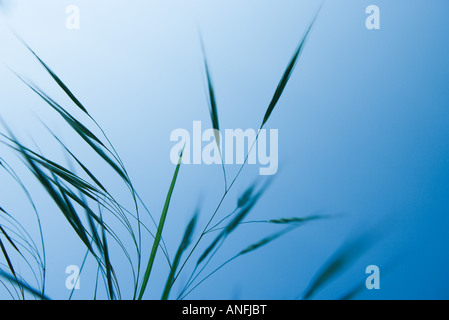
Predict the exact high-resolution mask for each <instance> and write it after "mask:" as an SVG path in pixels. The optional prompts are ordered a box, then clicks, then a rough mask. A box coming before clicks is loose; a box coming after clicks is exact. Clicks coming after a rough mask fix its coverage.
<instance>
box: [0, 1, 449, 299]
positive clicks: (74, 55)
mask: <svg viewBox="0 0 449 320" xmlns="http://www.w3.org/2000/svg"><path fill="white" fill-rule="evenodd" d="M9 3H10V5H9V6H7V8H6V10H3V14H2V17H1V23H0V39H1V43H2V44H1V46H0V59H1V60H2V62H3V63H4V65H3V66H1V67H0V114H1V116H2V118H3V119H4V120H5V121H6V122H7V123H8V125H9V126H10V127H11V128H13V129H14V132H15V133H16V134H17V135H18V136H20V137H23V139H24V140H26V141H30V143H31V141H32V140H34V141H36V144H38V145H39V147H40V148H41V149H42V150H43V151H44V152H46V154H50V155H53V156H55V157H59V158H60V159H63V158H61V152H60V150H59V149H57V148H55V144H54V143H52V142H50V140H51V139H50V138H49V136H48V134H47V133H46V131H45V129H42V125H41V124H40V122H39V121H38V120H37V119H36V115H37V116H38V117H39V118H41V119H43V120H44V121H45V123H48V124H49V125H51V126H52V128H54V129H55V131H56V132H57V133H58V134H61V135H62V136H63V137H64V138H65V139H66V140H67V141H71V140H70V139H71V138H72V137H71V136H70V133H69V132H67V129H66V128H65V127H63V126H61V125H60V121H59V119H58V118H57V116H56V115H55V114H54V113H52V112H51V111H49V110H48V109H47V108H46V107H45V105H44V104H43V102H41V101H39V99H38V98H37V97H36V96H35V95H34V94H33V93H32V92H30V90H28V89H27V88H26V87H25V86H24V85H23V84H21V83H20V81H18V80H17V78H16V77H15V76H14V75H13V74H12V73H11V72H10V71H9V70H8V69H7V68H6V66H9V67H10V68H12V69H13V70H15V71H17V72H18V73H20V74H21V75H24V76H25V77H26V78H28V79H32V81H33V82H35V83H38V84H39V86H40V87H42V88H43V89H45V90H46V92H49V93H50V94H51V95H52V96H55V97H57V98H58V99H59V100H60V101H62V102H64V103H67V104H68V102H69V101H68V100H67V99H66V98H65V97H64V96H63V94H62V92H60V90H58V88H57V87H56V86H55V84H54V83H53V82H52V81H51V79H50V78H49V76H48V75H47V74H46V73H45V71H44V70H43V69H42V68H41V67H40V66H39V65H38V63H37V62H36V60H34V59H33V57H32V56H31V55H30V54H29V52H27V51H26V50H25V48H24V47H23V45H22V44H21V43H20V42H19V41H17V39H16V38H15V37H14V36H13V35H12V33H11V31H10V28H12V29H13V30H15V32H17V33H18V34H20V35H21V37H23V39H25V41H26V42H27V43H28V44H29V45H30V46H31V47H32V48H33V50H35V51H36V53H37V54H38V55H39V56H40V57H41V58H42V59H44V60H45V61H46V62H47V63H48V64H49V65H50V66H51V67H52V69H53V70H54V71H55V72H56V73H57V74H58V75H59V76H60V77H61V78H62V79H63V80H64V82H65V83H66V84H67V85H68V86H69V87H70V88H71V89H72V90H73V92H74V93H75V94H76V95H77V96H78V97H79V99H80V100H81V101H82V102H83V103H84V105H85V106H86V108H87V109H88V110H89V112H90V113H91V114H92V115H93V116H94V117H95V119H96V120H97V121H98V122H99V123H100V124H101V125H102V127H103V128H104V129H105V131H106V132H107V133H108V135H109V137H110V139H111V141H112V142H113V143H114V146H115V147H116V149H117V151H118V152H119V153H120V155H121V156H122V158H123V160H124V162H125V164H126V166H127V168H128V171H129V174H130V176H131V178H132V179H133V181H134V183H135V186H136V188H137V189H138V190H139V191H140V194H141V196H142V198H143V199H144V200H145V202H146V204H148V206H149V208H150V210H151V212H152V213H153V214H154V215H155V216H156V217H158V216H159V212H161V210H162V207H163V204H164V200H165V195H166V192H167V190H168V186H169V182H170V179H171V176H172V174H173V170H174V165H173V164H172V163H171V161H170V157H169V155H170V149H171V147H172V146H173V142H171V141H170V139H169V137H170V133H171V132H172V131H173V130H174V129H177V128H185V129H187V130H191V128H192V122H193V121H195V120H201V121H202V122H203V124H207V125H210V118H209V114H208V104H207V95H206V91H205V76H204V70H203V65H202V58H201V47H200V42H199V37H198V30H201V34H202V37H203V41H204V45H205V50H206V53H207V57H208V62H209V67H210V71H211V76H212V78H213V82H214V86H215V90H216V98H217V104H218V113H219V117H220V125H221V127H222V128H242V129H248V128H255V129H257V128H258V126H259V124H260V122H261V120H262V118H263V115H264V113H265V110H266V108H267V106H268V103H269V101H270V99H271V97H272V95H273V93H274V90H275V88H276V86H277V84H278V81H279V79H280V77H281V76H282V73H283V71H284V69H285V67H286V65H287V63H288V61H289V59H290V58H291V56H292V54H293V52H294V50H295V48H296V46H297V45H298V42H299V40H300V38H301V36H302V34H303V32H304V30H305V28H306V27H307V25H308V23H309V22H310V21H311V19H312V17H313V15H314V14H315V12H316V10H317V8H318V7H319V4H320V1H312V0H296V1H255V0H252V1H244V2H242V1H226V2H224V1H145V2H143V1H99V0H96V1H86V0H77V1H65V0H64V1H58V2H57V4H56V3H55V1H39V2H37V1H33V2H29V1H9ZM71 4H76V5H78V6H79V8H80V29H79V30H68V29H67V28H66V27H65V19H66V18H67V14H66V13H65V9H66V7H67V6H68V5H71ZM371 4H376V5H378V6H379V8H380V17H381V29H380V30H367V29H366V27H365V19H366V17H367V15H366V14H365V8H366V7H367V6H368V5H371ZM448 6H449V5H448V4H447V1H443V0H434V1H431V2H428V1H427V2H424V1H421V0H419V1H413V2H410V1H403V0H397V1H394V2H393V1H385V0H375V1H368V0H363V1H355V0H344V1H326V2H325V4H324V6H323V8H322V10H321V13H320V15H319V18H318V20H317V22H316V25H315V27H314V28H313V31H312V34H311V36H310V39H309V41H308V42H307V46H306V49H305V50H304V52H303V54H302V56H301V57H300V60H299V62H298V64H297V67H296V69H295V71H294V73H293V75H292V76H291V78H290V81H289V83H288V85H287V88H286V90H285V92H284V94H283V96H282V98H281V100H280V101H279V103H278V105H277V106H276V109H275V111H274V112H273V114H272V116H271V118H270V120H269V122H268V123H267V128H268V129H270V128H272V129H278V130H279V165H280V170H279V172H278V174H277V175H276V176H275V179H274V180H273V183H272V185H271V186H270V188H269V190H267V192H266V194H264V196H263V198H262V199H261V200H260V202H259V203H258V204H257V205H256V207H255V208H254V211H252V212H251V216H250V218H251V219H255V220H258V219H269V218H280V217H292V216H306V215H310V214H312V213H314V212H320V213H323V214H328V215H331V216H334V218H332V219H327V220H322V221H314V222H310V223H309V224H306V225H304V226H303V227H301V228H298V229H297V230H295V231H293V232H291V233H289V234H288V235H286V236H285V237H283V238H281V239H278V240H277V241H276V242H274V243H272V244H270V245H269V246H266V247H264V248H263V249H261V250H260V251H258V252H255V253H252V254H251V255H248V256H245V257H242V258H241V259H239V260H236V261H235V262H233V264H230V265H228V266H226V267H225V268H223V269H222V270H220V272H218V273H217V274H215V275H214V276H213V277H212V278H210V279H209V280H208V281H207V282H205V283H204V284H203V285H202V286H200V287H198V289H197V290H196V291H194V292H193V293H192V295H191V296H190V297H191V298H199V299H204V298H217V299H222V298H243V299H245V298H246V299H293V298H295V297H297V296H298V295H300V294H301V293H302V292H304V290H305V289H306V288H307V286H308V285H309V283H310V280H311V279H312V278H313V276H314V275H315V274H316V272H317V271H318V270H320V267H321V266H322V265H323V263H325V262H326V261H327V259H328V258H329V257H330V256H331V255H332V254H333V253H334V252H335V251H336V250H337V249H338V248H339V247H340V246H341V245H342V244H344V243H345V241H347V240H348V239H353V238H356V237H357V236H358V235H359V234H363V233H366V232H368V230H375V232H376V233H379V234H381V237H380V239H379V240H378V241H377V242H376V243H375V244H374V245H373V246H372V247H371V249H370V250H369V251H367V252H366V253H365V254H364V255H362V256H361V257H359V258H358V259H357V260H355V261H354V263H353V264H351V265H350V266H349V267H348V268H347V269H346V270H345V272H344V273H342V274H341V276H339V277H338V278H336V279H335V281H332V282H331V283H329V285H328V286H326V287H325V288H324V289H323V290H322V291H320V292H318V293H317V295H316V297H317V298H324V299H334V298H338V297H340V296H341V295H342V294H344V293H346V292H347V291H348V290H349V289H351V288H352V287H353V286H354V285H356V284H358V283H359V282H360V281H364V279H365V278H366V274H365V268H366V266H368V265H371V264H374V265H378V266H379V267H380V270H381V289H380V290H362V291H361V292H360V294H359V295H358V296H357V297H358V298H362V299H447V298H448V297H449V291H448V289H447V283H448V281H449V278H448V275H447V272H446V270H447V268H448V267H449V258H448V256H447V247H448V244H449V240H448V237H447V234H446V228H447V226H448V223H449V221H448V216H447V214H448V209H449V200H448V199H449V197H448V192H449V163H448V159H449V154H448V153H449V148H448V147H447V146H448V145H447V141H448V138H449V126H448V125H447V120H448V116H449V109H448V102H449V90H448V83H449V82H448V80H449V61H448V60H449V55H448V54H447V52H448V49H449V44H448V42H447V41H445V39H446V35H447V33H448V32H449V30H448V29H449V25H448V24H447V21H446V17H445V12H447V9H449V7H448ZM30 137H32V140H31V139H30ZM76 143H77V142H76V141H73V144H74V148H77V144H76ZM1 150H2V152H6V151H5V149H1ZM80 150H81V149H80ZM85 158H86V161H88V162H89V163H90V164H91V165H92V166H94V167H95V168H96V170H97V172H99V174H102V175H103V176H104V177H105V179H106V181H108V182H110V183H111V184H112V185H113V187H112V188H113V189H114V190H116V191H117V192H118V193H119V197H121V196H122V194H120V189H119V188H120V187H121V186H120V185H118V184H117V182H116V181H115V180H113V179H112V178H110V177H109V176H108V171H106V169H104V168H103V167H102V166H101V162H100V161H98V159H96V158H94V157H93V156H92V157H90V156H89V155H88V154H86V155H85ZM62 161H63V160H62ZM237 169H238V166H232V165H230V166H229V167H227V170H228V171H227V172H228V174H229V177H232V176H233V175H234V174H235V172H236V170H237ZM221 170H222V169H221V167H220V166H206V165H201V166H198V165H186V166H184V167H182V168H181V171H180V175H179V178H178V182H177V185H176V189H175V192H174V194H173V200H172V203H171V205H170V211H169V216H168V219H167V225H166V229H165V230H164V239H165V240H166V242H167V246H168V248H169V250H170V251H171V252H172V255H174V251H175V250H176V247H177V244H178V243H179V240H180V238H181V236H182V230H183V229H184V228H185V226H186V224H187V223H188V221H189V219H190V217H191V215H192V214H193V212H194V210H195V208H196V206H197V204H198V202H199V201H202V202H201V203H202V210H201V223H203V224H204V223H205V222H206V221H207V220H206V218H207V217H208V215H210V213H211V211H213V208H214V205H216V204H217V202H218V201H219V199H220V196H221V193H222V191H223V177H222V174H223V173H222V171H221ZM257 176H258V168H257V167H256V166H248V167H247V168H245V170H244V172H243V174H242V175H241V176H240V178H239V180H238V181H237V182H236V185H235V187H234V189H233V191H232V192H231V193H230V194H229V197H228V200H227V201H226V202H225V203H224V205H223V210H222V211H220V213H219V214H221V215H222V216H224V215H226V213H227V212H228V211H230V210H232V208H233V206H234V204H235V201H236V199H237V198H238V196H239V195H240V194H241V193H243V192H244V190H245V189H246V188H247V187H248V186H249V185H250V184H251V183H252V181H253V180H254V179H255V178H256V177H257ZM27 181H28V180H27ZM30 183H31V184H32V183H33V182H32V181H31V179H30ZM13 190H14V189H12V188H8V187H6V186H5V185H3V186H1V187H0V199H1V201H2V203H4V205H3V204H2V206H5V207H6V206H7V205H8V206H9V207H12V208H18V211H20V210H25V205H23V204H22V202H21V198H20V196H19V195H17V193H16V192H13ZM35 197H36V198H35V200H36V201H37V203H39V204H40V205H41V206H42V210H43V211H44V212H43V216H44V217H45V218H46V219H45V223H46V230H47V232H48V242H49V245H48V264H49V274H52V276H49V278H48V293H49V295H52V294H53V296H54V297H60V298H64V297H66V296H67V295H68V293H67V289H66V288H65V287H64V281H65V277H66V274H65V273H64V271H65V267H66V266H67V265H69V264H79V263H80V261H81V260H82V256H83V250H82V249H80V247H81V246H80V243H79V240H77V239H76V237H75V236H73V235H72V234H71V233H70V232H71V231H70V229H69V228H68V227H67V226H66V224H64V221H63V219H61V218H60V217H57V214H56V213H55V212H53V213H52V209H51V206H49V205H48V204H47V202H46V201H47V200H46V198H45V195H44V194H43V193H42V192H41V191H40V190H39V189H38V188H36V190H35ZM123 197H125V195H123ZM21 208H23V209H21ZM53 209H54V208H53ZM25 220H26V222H25V223H26V224H29V227H30V228H31V229H32V228H33V223H34V220H33V221H31V220H27V218H26V219H25ZM276 230H278V229H277V228H275V227H268V226H258V225H248V226H242V228H241V229H240V231H238V232H236V234H235V235H234V236H233V237H232V238H230V239H229V243H228V244H227V245H225V246H224V247H223V251H222V252H221V253H220V254H219V255H218V256H217V260H216V261H215V266H218V265H219V264H220V261H224V260H226V258H227V257H229V256H231V255H232V254H233V253H235V252H236V251H237V250H239V249H240V250H241V249H243V248H244V247H245V246H247V245H248V244H251V243H253V242H254V241H256V240H258V239H260V238H262V237H264V236H265V235H267V234H270V232H272V231H276ZM62 237H64V238H63V239H64V241H61V239H62ZM148 248H150V246H149V245H148ZM119 265H120V263H119ZM156 265H157V267H158V269H157V270H160V271H158V273H157V274H155V275H154V279H153V278H152V283H153V288H152V289H150V290H149V292H148V298H158V297H159V296H158V294H159V293H158V292H159V291H160V286H161V285H163V284H164V281H165V279H166V275H167V271H166V265H164V262H163V260H162V259H158V260H157V264H156ZM164 268H165V269H164ZM119 269H120V270H122V269H123V270H122V272H123V274H126V272H127V271H126V270H127V269H126V266H123V268H122V267H121V266H120V267H119ZM50 271H51V272H52V273H50ZM187 276H188V275H187V274H185V276H184V278H182V277H181V278H180V280H181V281H185V280H186V277H187ZM81 279H82V280H81V281H82V282H81V283H82V284H83V283H85V286H84V287H83V286H82V288H85V289H84V290H83V289H81V290H79V292H77V293H76V295H75V297H80V298H88V297H90V296H91V291H89V288H90V286H91V282H92V280H93V275H92V274H90V273H86V275H85V278H81ZM124 279H125V280H123V281H124V283H123V286H124V287H125V288H126V287H127V286H128V285H129V284H128V283H127V280H126V279H127V277H126V276H124ZM83 281H84V282H83ZM176 290H178V288H175V291H176Z"/></svg>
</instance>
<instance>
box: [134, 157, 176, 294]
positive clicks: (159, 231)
mask: <svg viewBox="0 0 449 320" xmlns="http://www.w3.org/2000/svg"><path fill="white" fill-rule="evenodd" d="M183 152H184V148H183V149H182V151H181V154H180V156H179V160H178V164H177V165H176V169H175V173H174V174H173V178H172V181H171V184H170V188H169V190H168V194H167V197H166V199H165V204H164V208H163V210H162V214H161V218H160V220H159V224H158V227H157V232H156V237H155V239H154V242H153V248H152V249H151V254H150V258H149V260H148V264H147V269H146V271H145V274H144V278H143V281H142V286H141V288H140V293H139V297H138V300H142V297H143V294H144V293H145V289H146V287H147V284H148V280H149V279H150V275H151V270H152V268H153V263H154V259H155V258H156V253H157V249H158V247H159V242H160V240H161V237H162V230H163V229H164V224H165V219H166V218H167V212H168V207H169V205H170V200H171V196H172V194H173V190H174V188H175V183H176V179H177V177H178V173H179V168H180V167H181V160H182V154H183Z"/></svg>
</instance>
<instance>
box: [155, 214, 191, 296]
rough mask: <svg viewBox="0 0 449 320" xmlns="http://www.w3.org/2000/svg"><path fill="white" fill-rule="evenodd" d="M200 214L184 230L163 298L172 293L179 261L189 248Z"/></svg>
mask: <svg viewBox="0 0 449 320" xmlns="http://www.w3.org/2000/svg"><path fill="white" fill-rule="evenodd" d="M197 217H198V214H195V215H194V216H193V218H192V220H190V223H189V225H188V226H187V228H186V231H185V232H184V236H183V238H182V241H181V243H180V244H179V247H178V250H177V251H176V255H175V259H174V260H173V266H172V267H171V269H170V274H169V275H168V278H167V283H166V284H165V288H164V292H163V294H162V298H161V300H167V299H168V296H169V294H170V290H171V288H172V286H173V279H174V277H175V273H176V270H177V268H178V265H179V262H180V260H181V256H182V254H183V253H184V251H185V250H186V249H187V247H188V246H189V244H190V240H191V237H192V234H193V230H194V229H195V225H196V221H197Z"/></svg>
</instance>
